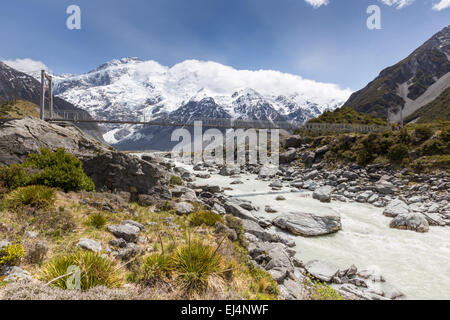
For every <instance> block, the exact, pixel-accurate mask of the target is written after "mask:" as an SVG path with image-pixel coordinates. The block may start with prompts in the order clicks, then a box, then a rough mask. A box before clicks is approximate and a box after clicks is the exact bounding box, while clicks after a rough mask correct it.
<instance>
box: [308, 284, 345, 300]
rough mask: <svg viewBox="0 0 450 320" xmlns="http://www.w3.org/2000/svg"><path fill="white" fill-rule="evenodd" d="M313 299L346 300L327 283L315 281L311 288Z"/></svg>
mask: <svg viewBox="0 0 450 320" xmlns="http://www.w3.org/2000/svg"><path fill="white" fill-rule="evenodd" d="M311 298H312V299H313V300H344V298H343V297H342V296H341V295H340V294H339V293H337V292H336V290H334V289H333V288H331V287H330V286H329V285H327V284H326V283H322V282H320V281H313V285H312V288H311Z"/></svg>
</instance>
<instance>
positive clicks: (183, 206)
mask: <svg viewBox="0 0 450 320" xmlns="http://www.w3.org/2000/svg"><path fill="white" fill-rule="evenodd" d="M175 211H176V213H177V214H179V215H184V214H191V213H192V212H194V211H195V208H194V206H193V205H192V204H190V203H189V202H178V203H176V204H175Z"/></svg>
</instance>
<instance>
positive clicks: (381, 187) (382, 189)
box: [375, 180, 395, 194]
mask: <svg viewBox="0 0 450 320" xmlns="http://www.w3.org/2000/svg"><path fill="white" fill-rule="evenodd" d="M375 188H376V190H377V191H378V192H379V193H381V194H393V193H394V191H395V186H394V185H393V184H392V183H390V182H389V181H385V180H380V181H378V182H377V184H376V186H375Z"/></svg>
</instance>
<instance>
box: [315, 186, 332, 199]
mask: <svg viewBox="0 0 450 320" xmlns="http://www.w3.org/2000/svg"><path fill="white" fill-rule="evenodd" d="M332 192H333V187H331V186H323V187H320V188H318V189H316V190H315V191H314V192H313V195H312V197H313V199H317V200H319V201H320V202H331V193H332Z"/></svg>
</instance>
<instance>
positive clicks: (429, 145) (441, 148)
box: [419, 139, 447, 156]
mask: <svg viewBox="0 0 450 320" xmlns="http://www.w3.org/2000/svg"><path fill="white" fill-rule="evenodd" d="M446 151H447V145H446V144H445V143H444V142H442V141H441V140H434V139H433V140H428V141H425V142H424V143H423V144H422V145H421V146H420V149H419V153H420V154H421V155H423V156H434V155H438V154H443V153H445V152H446Z"/></svg>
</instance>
